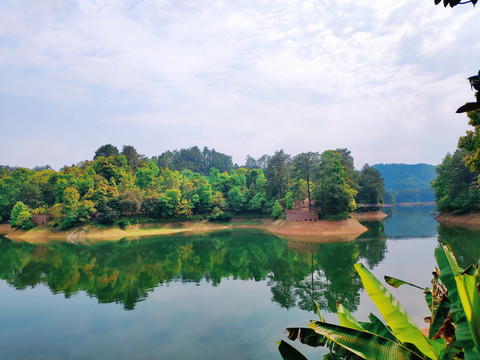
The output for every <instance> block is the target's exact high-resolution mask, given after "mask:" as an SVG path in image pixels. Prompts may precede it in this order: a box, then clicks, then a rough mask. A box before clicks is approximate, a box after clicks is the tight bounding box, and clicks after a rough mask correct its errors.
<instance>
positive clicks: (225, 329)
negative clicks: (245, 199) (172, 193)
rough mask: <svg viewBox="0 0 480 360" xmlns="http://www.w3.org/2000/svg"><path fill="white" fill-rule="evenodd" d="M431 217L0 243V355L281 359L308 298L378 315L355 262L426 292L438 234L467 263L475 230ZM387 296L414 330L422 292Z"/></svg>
mask: <svg viewBox="0 0 480 360" xmlns="http://www.w3.org/2000/svg"><path fill="white" fill-rule="evenodd" d="M431 210H433V209H432V208H397V209H393V210H391V212H390V213H389V217H388V218H386V219H385V220H384V221H383V222H382V223H368V224H367V226H368V227H369V228H370V231H369V232H368V233H366V234H364V235H362V236H361V237H360V238H357V239H356V240H355V241H354V242H349V243H336V244H322V245H309V244H299V243H294V242H289V241H287V240H285V239H281V238H278V237H276V236H273V235H269V234H265V233H262V232H259V231H253V230H252V231H248V230H236V231H222V232H215V233H210V234H202V235H190V236H179V235H175V236H163V237H152V238H145V239H142V240H137V241H120V242H117V243H112V242H105V243H96V244H90V245H75V244H65V243H51V244H48V245H30V244H26V243H15V242H12V241H10V240H8V239H6V238H2V237H0V309H1V311H0V359H5V360H6V359H187V358H188V359H213V358H218V359H280V355H279V353H278V351H277V345H276V341H278V340H280V339H284V340H285V339H286V337H285V335H284V334H283V330H284V328H285V327H286V326H304V325H306V324H307V323H308V322H309V320H310V319H313V318H315V314H314V313H313V312H312V311H311V309H312V300H317V301H319V302H320V303H321V304H322V308H323V309H324V314H325V317H326V318H327V320H328V321H333V322H337V323H338V321H337V318H336V315H335V314H334V310H335V302H336V301H337V300H340V301H341V302H342V303H343V304H344V305H345V306H346V307H347V308H348V309H349V310H350V311H352V312H354V314H355V315H356V317H357V318H358V319H360V320H366V318H367V316H368V314H369V313H370V312H374V313H376V314H378V312H376V309H375V306H374V305H373V303H372V302H371V301H370V299H369V298H368V296H367V295H366V294H365V292H364V291H363V290H362V286H361V282H360V279H359V277H358V276H357V274H356V272H355V271H354V268H353V264H355V263H357V262H362V263H364V264H365V265H366V266H367V267H368V268H370V269H371V270H372V271H373V273H374V274H375V275H377V276H378V277H383V275H391V276H395V277H400V278H402V279H404V280H407V281H410V282H414V283H417V284H419V285H423V286H428V285H429V281H430V273H431V270H432V269H433V267H434V265H435V261H434V257H433V252H434V248H435V247H436V246H437V244H438V239H439V238H440V239H441V241H442V242H445V243H448V244H449V245H450V246H451V247H452V248H453V250H454V252H455V253H456V255H457V257H458V259H459V262H460V263H461V264H462V265H464V266H466V265H468V264H470V263H472V262H475V261H477V260H478V257H479V256H480V233H479V232H475V231H470V230H465V229H458V228H444V227H439V226H438V224H437V223H436V222H435V220H434V219H433V216H432V215H431V214H430V213H429V211H431ZM392 292H393V293H394V295H395V296H396V297H397V298H398V299H399V300H400V302H401V303H402V304H403V305H404V306H405V308H406V309H407V311H408V312H409V313H410V315H412V317H413V318H414V319H415V320H416V321H417V323H418V324H419V325H420V326H425V325H424V323H423V322H422V319H423V317H424V316H425V315H426V314H427V308H426V305H425V303H424V300H423V296H422V293H421V292H419V291H416V290H415V289H413V288H407V287H401V288H400V289H392ZM295 345H296V344H295ZM297 347H298V348H299V349H301V351H302V352H303V353H304V354H306V355H307V356H308V357H309V359H317V358H318V359H320V358H321V357H322V351H319V350H318V349H317V350H315V349H310V348H306V347H302V346H297Z"/></svg>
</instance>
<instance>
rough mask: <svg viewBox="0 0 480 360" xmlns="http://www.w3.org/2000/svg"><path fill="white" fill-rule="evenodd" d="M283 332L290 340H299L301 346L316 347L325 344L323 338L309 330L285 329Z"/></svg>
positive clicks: (325, 340) (325, 339) (325, 341)
mask: <svg viewBox="0 0 480 360" xmlns="http://www.w3.org/2000/svg"><path fill="white" fill-rule="evenodd" d="M285 331H286V332H287V336H288V338H289V339H290V340H293V341H295V340H299V341H300V342H301V343H302V344H306V345H309V346H313V347H318V346H325V344H326V343H327V338H326V337H325V336H323V335H320V334H317V333H316V332H315V331H314V330H313V329H311V328H287V329H286V330H285Z"/></svg>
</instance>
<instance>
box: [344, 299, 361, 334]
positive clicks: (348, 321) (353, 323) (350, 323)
mask: <svg viewBox="0 0 480 360" xmlns="http://www.w3.org/2000/svg"><path fill="white" fill-rule="evenodd" d="M337 315H338V319H339V320H340V325H341V326H344V327H349V328H352V329H357V330H360V331H363V330H365V329H364V328H363V327H362V325H361V324H360V323H359V322H358V321H357V319H355V318H354V317H353V315H352V314H351V313H350V311H348V310H347V309H345V307H344V306H343V305H342V304H341V303H340V302H337Z"/></svg>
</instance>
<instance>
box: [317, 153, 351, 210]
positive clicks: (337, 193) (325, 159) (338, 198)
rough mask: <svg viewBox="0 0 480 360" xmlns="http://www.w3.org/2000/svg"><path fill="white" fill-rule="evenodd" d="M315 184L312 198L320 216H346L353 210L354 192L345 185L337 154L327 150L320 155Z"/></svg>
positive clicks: (345, 176) (344, 174) (345, 177)
mask: <svg viewBox="0 0 480 360" xmlns="http://www.w3.org/2000/svg"><path fill="white" fill-rule="evenodd" d="M316 183H317V186H316V188H315V191H314V195H313V197H314V199H315V203H316V207H317V210H320V213H321V214H323V215H341V216H347V213H348V212H350V211H353V210H354V209H355V200H354V195H355V193H356V192H355V190H353V189H352V188H351V187H350V186H348V184H347V175H346V173H345V171H344V170H343V166H342V163H341V158H340V155H339V154H338V153H335V152H333V151H331V150H328V151H325V152H324V153H323V154H322V156H321V163H320V172H319V176H318V179H317V181H316Z"/></svg>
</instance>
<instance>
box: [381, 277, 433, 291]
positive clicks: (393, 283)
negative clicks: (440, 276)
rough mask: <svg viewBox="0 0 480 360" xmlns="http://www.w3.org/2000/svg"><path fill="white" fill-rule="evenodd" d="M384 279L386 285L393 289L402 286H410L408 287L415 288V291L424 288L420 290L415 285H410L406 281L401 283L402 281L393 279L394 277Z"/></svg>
mask: <svg viewBox="0 0 480 360" xmlns="http://www.w3.org/2000/svg"><path fill="white" fill-rule="evenodd" d="M384 279H385V281H386V283H387V284H389V285H391V286H393V287H394V288H398V287H399V286H402V285H410V286H413V287H416V288H417V289H420V290H425V289H424V288H422V287H420V286H418V285H415V284H412V283H409V282H407V281H403V280H400V279H397V278H394V277H391V276H387V275H385V276H384Z"/></svg>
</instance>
